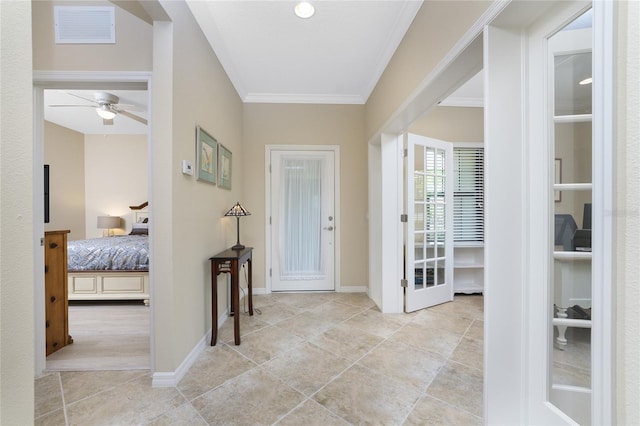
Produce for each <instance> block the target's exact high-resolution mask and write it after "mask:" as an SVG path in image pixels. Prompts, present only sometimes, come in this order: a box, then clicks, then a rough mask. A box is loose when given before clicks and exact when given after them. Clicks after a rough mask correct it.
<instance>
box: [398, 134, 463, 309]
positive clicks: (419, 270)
mask: <svg viewBox="0 0 640 426" xmlns="http://www.w3.org/2000/svg"><path fill="white" fill-rule="evenodd" d="M405 137H406V146H407V167H406V171H407V173H406V178H407V184H406V188H407V192H406V198H405V199H406V209H405V211H406V212H407V226H406V229H407V232H406V237H405V247H406V283H407V287H406V292H405V311H406V312H413V311H416V310H418V309H424V308H428V307H429V306H433V305H438V304H440V303H444V302H449V301H451V300H453V186H452V185H453V179H452V178H451V172H452V170H453V146H452V145H451V144H450V143H447V142H444V141H440V140H437V139H431V138H426V137H423V136H418V135H412V134H408V135H405Z"/></svg>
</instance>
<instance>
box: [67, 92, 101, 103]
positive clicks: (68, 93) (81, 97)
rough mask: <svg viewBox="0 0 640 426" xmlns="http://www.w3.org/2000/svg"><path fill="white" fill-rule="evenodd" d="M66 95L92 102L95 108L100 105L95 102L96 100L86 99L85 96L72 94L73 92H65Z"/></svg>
mask: <svg viewBox="0 0 640 426" xmlns="http://www.w3.org/2000/svg"><path fill="white" fill-rule="evenodd" d="M65 93H66V94H67V95H71V96H75V97H76V98H79V99H82V100H84V101H87V102H91V103H92V104H93V105H94V106H95V105H98V103H97V102H96V101H95V99H89V98H85V97H84V96H80V95H76V94H75V93H71V92H65ZM87 106H89V105H87Z"/></svg>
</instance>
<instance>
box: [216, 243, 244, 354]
mask: <svg viewBox="0 0 640 426" xmlns="http://www.w3.org/2000/svg"><path fill="white" fill-rule="evenodd" d="M252 251H253V247H245V248H243V249H241V250H233V249H227V250H225V251H223V252H220V253H218V254H216V255H215V256H213V257H210V258H209V260H210V261H211V346H215V345H216V338H217V337H218V275H220V274H222V273H228V274H231V310H230V313H229V316H233V336H234V341H235V344H236V345H239V344H240V314H239V312H240V269H241V268H242V265H244V264H245V263H247V267H248V268H249V271H248V279H247V290H248V291H247V293H248V294H247V297H248V298H249V315H253V295H252V293H253V290H252V285H251V280H252V273H251V252H252Z"/></svg>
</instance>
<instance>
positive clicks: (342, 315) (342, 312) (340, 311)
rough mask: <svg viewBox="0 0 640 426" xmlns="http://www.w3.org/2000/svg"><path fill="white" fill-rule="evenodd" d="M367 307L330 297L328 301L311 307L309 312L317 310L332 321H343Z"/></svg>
mask: <svg viewBox="0 0 640 426" xmlns="http://www.w3.org/2000/svg"><path fill="white" fill-rule="evenodd" d="M365 309H367V308H366V307H362V306H354V305H349V304H346V303H339V302H337V301H336V299H332V300H331V301H330V302H325V303H322V304H320V305H318V306H316V307H314V308H312V309H310V311H311V312H317V313H318V314H321V315H324V316H325V317H326V318H331V319H332V320H334V321H344V320H347V319H349V318H351V317H352V316H354V315H356V314H358V313H360V312H362V311H364V310H365Z"/></svg>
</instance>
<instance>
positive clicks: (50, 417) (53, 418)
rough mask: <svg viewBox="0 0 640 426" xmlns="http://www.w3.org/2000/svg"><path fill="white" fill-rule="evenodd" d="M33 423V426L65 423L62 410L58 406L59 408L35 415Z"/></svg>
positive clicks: (57, 425)
mask: <svg viewBox="0 0 640 426" xmlns="http://www.w3.org/2000/svg"><path fill="white" fill-rule="evenodd" d="M33 424H34V425H35V426H65V425H66V424H67V423H66V419H65V418H64V411H63V410H62V408H60V409H59V410H56V411H52V412H51V413H48V414H45V415H43V416H40V417H36V418H35V420H34V422H33Z"/></svg>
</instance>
